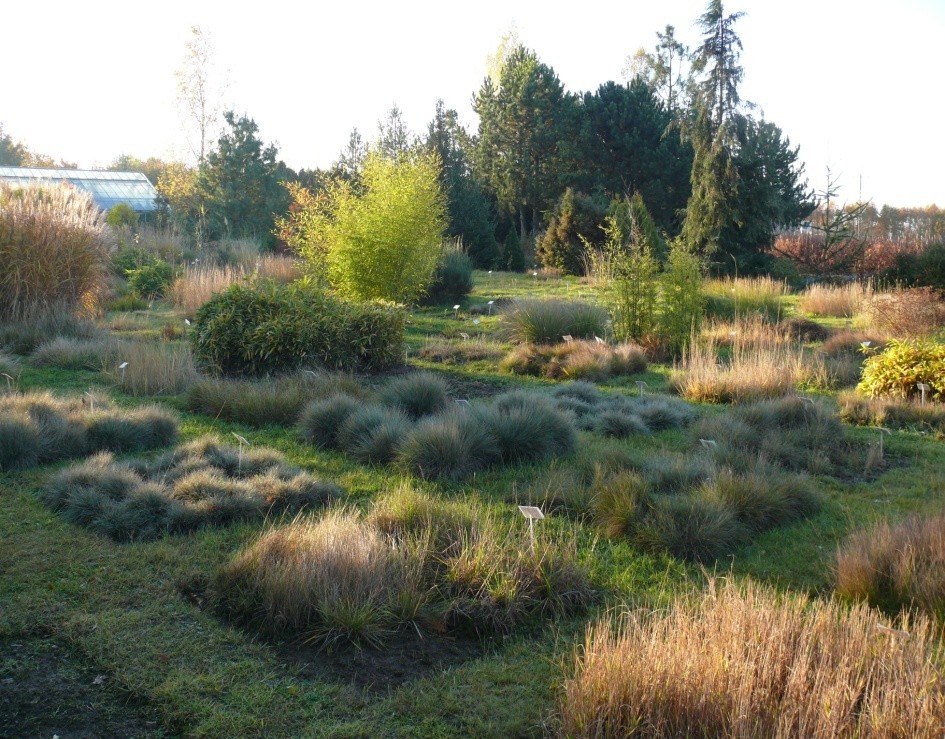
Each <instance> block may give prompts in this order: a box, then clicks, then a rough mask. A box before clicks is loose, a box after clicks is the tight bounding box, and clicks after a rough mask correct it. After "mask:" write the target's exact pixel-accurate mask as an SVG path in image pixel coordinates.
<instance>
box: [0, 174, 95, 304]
mask: <svg viewBox="0 0 945 739" xmlns="http://www.w3.org/2000/svg"><path fill="white" fill-rule="evenodd" d="M107 233H108V232H107V229H106V225H105V215H104V213H103V212H102V211H101V210H99V208H98V206H96V205H95V203H94V201H93V200H92V196H91V195H89V194H88V193H86V192H83V191H81V190H77V189H75V188H72V187H69V186H66V185H49V184H43V185H27V186H25V187H12V186H10V185H7V184H3V183H0V265H2V267H0V321H6V322H16V321H30V320H34V319H37V318H41V317H44V316H49V315H61V314H67V315H71V314H73V313H76V312H77V311H79V310H80V309H85V310H86V311H91V310H93V309H94V308H95V307H96V305H97V303H98V300H99V298H100V297H101V296H102V294H103V292H104V289H105V280H106V277H107V274H108V243H107Z"/></svg>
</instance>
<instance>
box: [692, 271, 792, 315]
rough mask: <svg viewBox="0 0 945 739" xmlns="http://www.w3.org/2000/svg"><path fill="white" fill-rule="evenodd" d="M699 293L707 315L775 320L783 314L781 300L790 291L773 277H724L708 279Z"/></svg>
mask: <svg viewBox="0 0 945 739" xmlns="http://www.w3.org/2000/svg"><path fill="white" fill-rule="evenodd" d="M703 292H704V294H705V297H706V310H707V312H708V314H709V315H714V316H719V317H722V318H736V317H738V316H747V315H750V314H756V315H760V316H762V317H764V318H765V319H766V320H769V321H776V320H778V318H780V317H781V315H782V314H783V313H784V305H783V303H784V299H785V298H786V297H787V296H788V295H790V293H791V288H790V286H789V285H788V284H787V283H786V282H784V281H783V280H778V279H775V278H773V277H739V278H734V279H733V278H731V277H726V278H724V279H718V280H709V281H708V282H706V283H705V285H704V286H703Z"/></svg>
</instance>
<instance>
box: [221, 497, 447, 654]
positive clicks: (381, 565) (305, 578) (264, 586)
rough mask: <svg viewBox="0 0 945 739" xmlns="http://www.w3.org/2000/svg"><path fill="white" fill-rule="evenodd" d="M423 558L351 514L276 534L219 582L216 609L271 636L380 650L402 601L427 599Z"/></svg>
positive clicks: (341, 513)
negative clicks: (347, 643) (348, 643)
mask: <svg viewBox="0 0 945 739" xmlns="http://www.w3.org/2000/svg"><path fill="white" fill-rule="evenodd" d="M422 569H423V553H422V552H421V551H418V550H417V549H416V548H415V547H411V546H410V545H409V544H408V543H406V542H401V543H396V542H394V541H393V540H391V539H390V538H389V537H387V536H385V535H384V534H383V533H381V532H380V531H378V530H377V529H376V528H375V527H374V526H372V525H371V524H369V523H366V522H365V521H363V520H362V519H361V518H360V517H359V516H358V515H357V514H355V513H353V512H350V511H333V512H330V513H327V514H325V515H324V516H322V517H321V518H320V519H318V520H311V519H297V520H295V521H293V522H292V523H291V524H289V525H286V526H281V527H278V528H274V529H271V530H269V531H268V532H266V533H265V534H263V535H262V536H261V537H259V539H257V540H256V541H255V542H254V543H252V544H251V545H250V546H249V547H247V548H246V549H245V550H244V551H243V552H241V553H240V554H239V555H238V556H237V557H236V558H235V559H234V560H233V561H232V562H230V563H229V564H228V565H227V566H226V567H224V568H223V569H222V570H221V571H220V573H219V574H218V576H217V580H216V592H217V605H218V607H219V608H220V609H222V610H224V611H225V612H228V613H229V614H230V615H231V616H233V617H236V618H237V619H239V620H244V621H246V620H248V621H250V622H251V623H253V624H254V625H256V626H258V627H260V628H261V629H263V630H264V631H267V632H269V633H276V634H279V633H283V632H290V633H293V634H296V635H298V636H301V637H302V638H304V639H306V640H312V641H321V642H323V643H327V644H329V645H332V644H334V643H336V642H339V641H346V640H347V641H352V642H355V643H359V642H364V643H368V644H372V645H375V646H377V645H379V644H380V643H381V642H382V640H383V638H384V637H385V636H386V635H387V633H388V632H389V631H390V630H392V629H393V628H394V627H395V626H397V625H398V624H399V623H400V622H402V620H403V619H401V618H398V612H399V611H400V610H401V608H402V604H403V602H404V600H406V599H407V598H409V599H410V600H413V601H414V602H415V603H416V602H417V601H419V602H421V603H422V602H423V601H425V599H426V598H427V597H428V594H427V589H426V588H424V586H423V583H422V581H421V577H420V574H421V572H422Z"/></svg>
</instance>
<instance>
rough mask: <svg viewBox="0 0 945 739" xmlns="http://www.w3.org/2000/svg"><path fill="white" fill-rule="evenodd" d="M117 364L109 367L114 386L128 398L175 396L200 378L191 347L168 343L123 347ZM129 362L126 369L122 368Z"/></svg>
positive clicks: (138, 343)
mask: <svg viewBox="0 0 945 739" xmlns="http://www.w3.org/2000/svg"><path fill="white" fill-rule="evenodd" d="M117 359H118V360H119V361H118V362H117V364H115V365H114V366H112V367H108V368H106V372H107V373H108V374H109V375H110V376H111V377H112V379H113V380H114V382H115V384H116V385H117V386H118V387H119V388H120V389H121V390H122V391H124V392H126V393H128V394H129V395H135V396H142V395H176V394H177V393H180V392H182V391H184V390H186V389H187V388H188V387H190V385H191V383H193V382H194V381H196V379H197V369H196V367H195V366H194V360H193V357H192V356H191V354H190V347H188V346H186V345H175V344H170V343H165V342H155V343H151V342H144V341H132V342H127V343H124V344H122V346H121V352H120V356H118V357H117ZM125 362H127V363H128V366H127V367H125V368H124V369H121V368H120V365H121V364H123V363H125Z"/></svg>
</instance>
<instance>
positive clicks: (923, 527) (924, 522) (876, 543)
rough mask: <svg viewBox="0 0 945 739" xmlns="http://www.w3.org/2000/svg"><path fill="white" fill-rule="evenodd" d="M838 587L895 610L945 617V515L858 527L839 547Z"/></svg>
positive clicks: (847, 594) (854, 596) (844, 592)
mask: <svg viewBox="0 0 945 739" xmlns="http://www.w3.org/2000/svg"><path fill="white" fill-rule="evenodd" d="M836 589H837V593H839V594H840V595H842V596H844V597H846V598H851V599H854V600H862V601H866V602H867V603H869V604H870V605H871V606H876V607H877V608H882V609H883V610H884V611H887V612H890V613H897V612H899V611H900V610H902V609H910V610H918V611H922V612H924V613H926V614H928V615H930V616H933V617H934V618H936V619H938V620H939V622H942V621H943V620H945V515H942V514H939V515H937V516H930V517H918V516H916V517H913V518H909V519H907V520H906V521H903V522H902V523H898V524H890V523H887V522H883V523H880V524H878V525H876V526H874V527H873V528H872V529H871V530H864V531H858V532H856V533H854V534H853V535H852V536H851V537H850V538H848V539H847V541H846V542H844V543H843V544H842V545H841V546H840V547H839V549H838V550H837V562H836Z"/></svg>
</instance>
